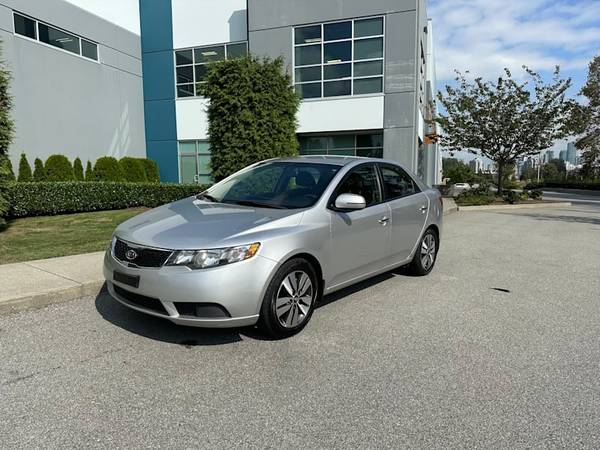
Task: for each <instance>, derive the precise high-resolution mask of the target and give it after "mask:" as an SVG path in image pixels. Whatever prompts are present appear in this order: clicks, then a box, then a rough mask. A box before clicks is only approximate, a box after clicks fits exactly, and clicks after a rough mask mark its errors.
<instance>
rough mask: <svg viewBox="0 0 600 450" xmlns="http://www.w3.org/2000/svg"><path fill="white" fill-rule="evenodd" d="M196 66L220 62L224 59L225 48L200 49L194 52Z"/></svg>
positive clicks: (217, 46) (221, 46)
mask: <svg viewBox="0 0 600 450" xmlns="http://www.w3.org/2000/svg"><path fill="white" fill-rule="evenodd" d="M194 58H195V62H196V64H199V63H209V62H214V61H222V60H224V59H225V46H224V45H215V46H213V47H202V48H197V49H195V50H194Z"/></svg>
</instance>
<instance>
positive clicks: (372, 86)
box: [293, 17, 384, 99]
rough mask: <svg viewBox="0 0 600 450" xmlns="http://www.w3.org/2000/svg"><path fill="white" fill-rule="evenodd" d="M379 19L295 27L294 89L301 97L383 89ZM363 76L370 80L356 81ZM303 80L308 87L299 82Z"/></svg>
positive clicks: (380, 20)
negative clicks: (308, 84)
mask: <svg viewBox="0 0 600 450" xmlns="http://www.w3.org/2000/svg"><path fill="white" fill-rule="evenodd" d="M383 20H384V19H383V17H375V18H369V19H356V20H354V21H352V20H347V21H344V22H331V23H325V24H322V25H309V26H302V27H297V28H295V29H294V72H293V73H294V83H295V84H296V91H297V92H298V93H299V94H300V95H301V96H302V97H303V98H305V99H307V98H321V97H337V96H349V95H364V94H376V93H381V92H383V77H382V76H383V65H384V49H383V37H382V36H383ZM353 28H354V29H355V32H354V36H352V30H353ZM307 66H310V68H309V67H307ZM367 77H369V78H374V79H372V80H364V81H362V80H361V81H358V79H362V78H367ZM355 80H356V81H355ZM307 82H310V86H300V85H299V84H300V83H302V84H304V83H307ZM317 82H320V83H319V84H320V86H317Z"/></svg>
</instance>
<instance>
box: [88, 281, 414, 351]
mask: <svg viewBox="0 0 600 450" xmlns="http://www.w3.org/2000/svg"><path fill="white" fill-rule="evenodd" d="M398 275H401V276H409V275H408V274H407V273H406V272H405V271H404V270H403V269H396V270H394V271H391V272H386V273H384V274H381V275H378V276H376V277H373V278H370V279H368V280H365V281H362V282H360V283H357V284H355V285H352V286H349V287H347V288H344V289H341V290H339V291H337V292H334V293H333V294H330V295H327V296H325V297H324V298H323V299H322V300H321V301H320V302H319V303H318V304H317V306H316V309H320V308H323V307H326V306H327V305H330V304H331V303H334V302H337V301H339V300H343V299H344V298H345V297H348V296H350V295H352V294H355V293H357V292H360V291H362V290H365V289H368V288H370V287H372V286H375V285H377V284H379V283H382V282H384V281H386V280H389V279H390V278H393V277H394V276H398ZM95 306H96V310H97V311H98V313H99V314H100V315H101V316H102V318H103V319H105V320H106V321H107V322H110V323H112V324H113V325H115V326H117V327H119V328H122V329H124V330H127V331H129V332H131V333H134V334H137V335H139V336H143V337H146V338H149V339H152V340H155V341H160V342H166V343H169V344H177V345H181V346H184V347H187V348H191V347H194V346H210V345H223V344H232V343H235V342H240V341H242V340H243V336H245V337H248V338H250V339H255V340H261V341H271V340H273V339H271V338H270V337H268V336H266V335H264V334H263V333H261V331H260V330H258V329H257V328H256V327H245V328H224V329H218V328H195V327H186V326H181V325H175V324H174V323H172V322H170V321H168V320H167V319H162V318H159V317H155V316H150V315H148V314H144V313H141V312H139V311H136V310H133V309H129V308H127V307H125V306H123V305H122V304H120V303H119V302H118V301H116V300H115V299H113V298H112V297H111V296H110V294H109V293H108V291H107V290H106V286H105V287H103V288H102V290H101V291H100V293H99V294H98V295H97V296H96V300H95Z"/></svg>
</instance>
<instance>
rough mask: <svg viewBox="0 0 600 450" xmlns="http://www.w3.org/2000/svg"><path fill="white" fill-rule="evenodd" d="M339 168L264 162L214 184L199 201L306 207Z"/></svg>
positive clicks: (286, 207) (299, 163) (285, 207)
mask: <svg viewBox="0 0 600 450" xmlns="http://www.w3.org/2000/svg"><path fill="white" fill-rule="evenodd" d="M339 169H340V167H338V166H335V165H331V164H315V163H304V162H283V161H279V162H278V161H273V162H266V163H263V164H260V165H258V166H255V167H253V168H251V169H248V170H245V171H243V172H242V173H240V174H238V175H236V176H234V177H232V178H229V179H227V180H223V181H221V182H220V183H217V184H215V185H214V186H213V187H211V188H210V189H208V190H207V191H205V192H203V193H202V194H200V195H199V198H202V199H206V200H208V201H213V202H219V203H232V204H238V205H244V206H256V207H264V208H282V209H296V208H308V207H310V206H312V205H314V204H315V203H316V201H317V200H318V199H319V198H320V197H321V195H322V194H323V191H325V188H326V187H327V186H328V185H329V183H330V182H331V180H332V179H333V177H334V176H335V174H336V173H337V172H338V171H339Z"/></svg>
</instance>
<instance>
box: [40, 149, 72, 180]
mask: <svg viewBox="0 0 600 450" xmlns="http://www.w3.org/2000/svg"><path fill="white" fill-rule="evenodd" d="M44 169H46V181H73V180H74V179H75V177H74V175H73V167H72V166H71V163H70V162H69V160H68V159H67V157H66V156H64V155H52V156H50V157H49V158H48V159H47V160H46V164H45V165H44Z"/></svg>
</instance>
